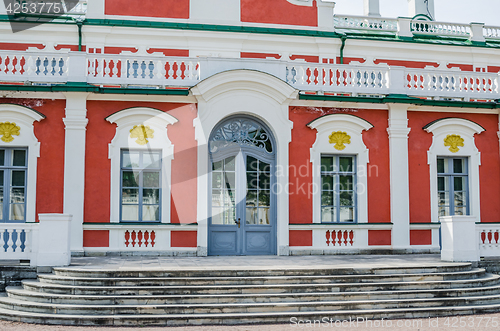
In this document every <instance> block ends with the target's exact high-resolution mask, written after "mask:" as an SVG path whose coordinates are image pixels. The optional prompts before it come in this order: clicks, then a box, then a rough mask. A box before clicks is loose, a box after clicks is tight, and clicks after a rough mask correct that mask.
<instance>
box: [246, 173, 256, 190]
mask: <svg viewBox="0 0 500 331" xmlns="http://www.w3.org/2000/svg"><path fill="white" fill-rule="evenodd" d="M257 184H258V183H257V173H253V172H248V173H247V188H248V189H257Z"/></svg>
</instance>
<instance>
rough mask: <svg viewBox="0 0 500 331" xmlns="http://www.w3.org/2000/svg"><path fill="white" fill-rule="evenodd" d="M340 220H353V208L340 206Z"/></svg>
mask: <svg viewBox="0 0 500 331" xmlns="http://www.w3.org/2000/svg"><path fill="white" fill-rule="evenodd" d="M340 222H354V208H352V207H350V208H346V207H341V208H340Z"/></svg>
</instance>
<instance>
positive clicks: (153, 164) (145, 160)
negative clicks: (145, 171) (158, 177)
mask: <svg viewBox="0 0 500 331" xmlns="http://www.w3.org/2000/svg"><path fill="white" fill-rule="evenodd" d="M142 167H143V168H150V169H152V168H154V169H158V168H160V153H158V152H145V153H144V154H143V155H142Z"/></svg>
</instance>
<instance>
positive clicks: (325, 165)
mask: <svg viewBox="0 0 500 331" xmlns="http://www.w3.org/2000/svg"><path fill="white" fill-rule="evenodd" d="M333 165H334V161H333V157H330V156H323V157H322V158H321V171H333Z"/></svg>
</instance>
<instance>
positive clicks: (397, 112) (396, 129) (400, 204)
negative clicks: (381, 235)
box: [387, 104, 410, 249]
mask: <svg viewBox="0 0 500 331" xmlns="http://www.w3.org/2000/svg"><path fill="white" fill-rule="evenodd" d="M407 110H408V105H404V104H389V127H388V128H387V132H388V133H389V158H390V181H391V190H390V193H391V222H392V223H393V227H392V247H393V248H396V249H404V248H409V247H410V190H409V179H408V134H409V133H410V128H408V117H407Z"/></svg>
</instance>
